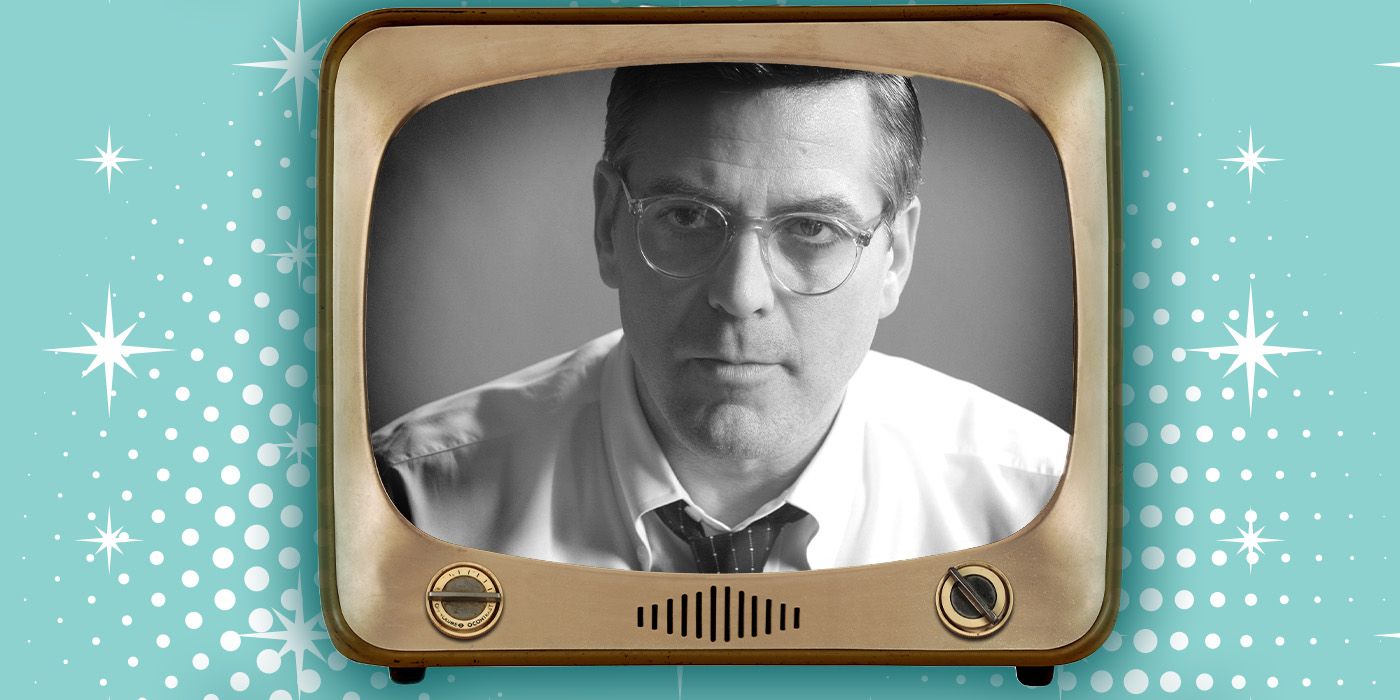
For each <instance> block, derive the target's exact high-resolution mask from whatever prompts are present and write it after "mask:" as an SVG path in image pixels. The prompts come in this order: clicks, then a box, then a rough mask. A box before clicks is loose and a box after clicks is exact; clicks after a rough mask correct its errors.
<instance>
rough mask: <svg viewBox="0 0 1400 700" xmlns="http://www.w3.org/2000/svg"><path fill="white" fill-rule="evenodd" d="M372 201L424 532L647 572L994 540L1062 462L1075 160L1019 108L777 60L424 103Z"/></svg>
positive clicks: (595, 77)
mask: <svg viewBox="0 0 1400 700" xmlns="http://www.w3.org/2000/svg"><path fill="white" fill-rule="evenodd" d="M370 206H371V231H370V242H369V257H368V259H369V264H368V270H369V272H368V287H367V289H368V291H367V297H366V301H367V303H366V336H367V347H366V358H367V360H366V377H367V398H368V406H369V410H370V421H371V425H370V429H371V431H372V432H373V434H372V438H371V441H372V446H373V449H374V454H375V459H376V462H377V467H378V469H379V471H380V475H381V477H382V480H383V483H384V487H385V490H386V491H387V493H388V495H389V497H390V499H391V500H392V501H393V502H394V504H395V505H396V506H397V507H398V509H399V511H400V512H401V513H402V514H403V515H404V516H405V517H406V518H408V519H409V520H410V521H411V522H412V523H414V525H416V526H417V527H418V528H420V529H422V530H423V531H424V532H426V533H427V534H429V535H432V536H434V537H437V538H439V539H442V540H445V541H447V542H451V543H454V544H459V545H464V546H470V547H476V548H480V549H486V550H491V551H494V552H500V553H504V554H512V555H518V556H525V557H532V558H537V559H544V560H548V561H556V562H565V563H575V564H583V565H589V566H599V567H608V568H618V569H632V570H642V571H681V572H696V571H698V572H755V571H794V570H807V569H823V568H831V567H843V566H855V565H862V564H873V563H881V562H889V561H896V560H902V559H909V558H914V557H920V556H926V555H931V554H939V553H943V552H950V551H956V550H961V549H966V548H969V547H975V546H979V545H984V544H988V543H991V542H994V541H997V540H999V539H1002V538H1005V537H1007V536H1009V535H1011V534H1012V533H1014V532H1016V531H1017V530H1019V529H1020V528H1022V527H1024V526H1025V525H1026V524H1028V523H1029V522H1031V520H1033V519H1034V518H1035V517H1036V515H1037V514H1039V513H1040V512H1041V510H1042V509H1043V508H1044V507H1045V505H1046V504H1047V503H1048V501H1049V499H1050V497H1051V496H1052V494H1053V493H1054V491H1055V489H1056V487H1057V485H1058V484H1059V482H1060V478H1061V476H1062V475H1063V473H1064V469H1065V463H1066V456H1067V453H1068V450H1069V441H1070V435H1069V430H1070V429H1071V428H1072V425H1071V409H1072V396H1073V388H1072V384H1073V357H1072V351H1073V342H1072V339H1073V336H1074V292H1073V281H1074V280H1073V274H1074V273H1073V265H1072V260H1073V257H1072V251H1071V247H1070V246H1071V237H1070V233H1069V216H1068V213H1067V203H1066V196H1065V185H1064V178H1063V175H1062V173H1061V170H1060V163H1059V160H1058V158H1057V156H1056V153H1055V148H1054V144H1053V143H1052V142H1051V140H1050V139H1049V138H1048V137H1047V136H1046V134H1045V132H1044V131H1043V129H1042V128H1041V127H1040V126H1039V124H1038V123H1037V122H1036V121H1035V119H1034V118H1033V117H1031V116H1030V115H1028V114H1026V113H1025V112H1024V111H1022V110H1021V109H1020V108H1019V107H1018V106H1016V105H1015V104H1012V103H1010V102H1008V101H1006V100H1005V99H1003V98H1002V97H1000V96H998V95H995V94H992V93H990V92H986V91H983V90H979V89H976V88H972V87H968V86H964V85H959V84H955V83H951V82H946V81H939V80H933V79H922V78H916V79H912V80H911V79H909V78H905V77H901V76H894V75H887V74H880V73H868V72H862V71H854V70H844V69H834V68H822V67H809V66H789V65H776V64H739V63H713V64H684V65H665V66H638V67H629V68H622V69H618V70H616V71H600V72H587V73H575V74H568V75H562V76H554V77H547V78H537V79H531V80H524V81H519V82H514V83H507V84H503V85H497V86H493V87H488V88H483V89H479V90H474V91H470V92H465V93H461V94H458V95H454V96H451V97H448V98H444V99H442V100H439V101H438V102H436V103H434V104H431V105H428V106H427V107H425V108H424V109H423V110H421V111H420V112H419V113H417V114H416V115H415V116H414V117H412V118H411V119H409V120H408V121H407V122H406V123H405V124H404V125H403V127H402V128H401V129H400V131H399V132H398V133H397V134H396V135H395V136H394V138H393V139H392V140H391V142H390V144H389V146H388V148H387V150H386V152H385V155H384V159H383V165H382V167H381V169H380V173H379V177H378V180H377V184H376V189H375V195H374V199H373V201H372V202H371V204H370Z"/></svg>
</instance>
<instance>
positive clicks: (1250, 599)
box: [1244, 593, 1259, 608]
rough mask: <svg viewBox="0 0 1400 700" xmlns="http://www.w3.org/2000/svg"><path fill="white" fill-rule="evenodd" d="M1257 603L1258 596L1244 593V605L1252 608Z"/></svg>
mask: <svg viewBox="0 0 1400 700" xmlns="http://www.w3.org/2000/svg"><path fill="white" fill-rule="evenodd" d="M1258 603H1259V596H1257V595H1254V594H1253V593H1246V594H1244V604H1245V605H1248V606H1249V607H1251V608H1252V607H1254V606H1255V605H1257V604H1258Z"/></svg>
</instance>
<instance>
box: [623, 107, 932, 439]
mask: <svg viewBox="0 0 1400 700" xmlns="http://www.w3.org/2000/svg"><path fill="white" fill-rule="evenodd" d="M636 126H637V129H636V131H635V133H634V134H633V136H632V137H631V139H630V140H629V141H628V143H627V145H626V146H625V152H624V153H622V154H621V156H622V159H623V160H624V161H625V162H626V164H627V165H626V167H627V172H626V175H625V177H626V180H627V186H628V188H630V190H631V194H632V196H633V197H637V198H643V197H650V196H654V195H661V194H676V193H678V192H677V190H681V191H683V192H684V193H686V194H691V195H698V196H700V197H702V198H703V199H706V200H708V201H710V202H713V203H715V204H718V205H720V206H721V207H723V208H724V209H725V210H726V211H728V212H730V213H731V214H732V215H733V216H735V217H736V218H741V217H763V216H773V215H776V214H780V213H786V212H793V211H809V212H810V211H828V210H830V209H831V207H832V203H833V202H835V203H841V205H842V206H844V208H846V209H847V211H846V212H845V213H843V214H840V216H841V218H844V219H846V220H847V221H850V222H852V223H855V224H857V225H858V226H869V225H872V222H873V221H875V220H876V219H877V218H878V217H879V215H880V213H881V210H882V207H883V204H884V202H883V198H882V196H881V193H880V190H879V189H878V188H877V187H876V185H875V182H876V177H875V176H876V172H875V170H874V168H875V167H876V161H875V148H874V146H875V139H876V135H877V134H876V128H877V127H876V126H875V123H874V120H873V116H872V113H871V108H870V99H869V96H868V95H867V92H866V89H865V87H864V85H863V84H861V83H860V82H858V81H854V80H852V81H844V82H840V83H834V84H829V85H825V86H811V87H799V88H782V89H767V90H734V91H730V92H726V93H724V94H716V93H714V92H709V91H705V92H699V91H684V90H678V91H672V92H670V93H668V94H665V95H663V96H662V97H661V98H660V99H658V100H656V101H655V103H654V104H652V105H650V106H649V107H647V108H646V109H645V110H644V111H643V113H642V114H641V115H640V116H639V118H638V119H637V123H636ZM595 196H596V200H597V222H596V230H595V244H596V246H597V251H598V264H599V270H600V274H601V276H602V278H603V281H604V282H605V283H607V284H608V286H610V287H613V288H615V289H617V290H618V301H619V306H620V308H621V314H622V327H623V331H624V333H625V335H626V338H627V342H628V344H629V347H630V349H631V352H632V355H633V357H634V359H635V377H636V379H637V387H638V389H637V391H638V394H639V396H638V399H639V401H640V402H641V404H642V406H643V409H644V410H645V413H646V415H647V418H648V420H649V421H650V422H651V424H652V428H653V431H654V432H656V433H657V438H658V441H659V442H660V443H661V444H662V447H663V448H667V449H668V450H669V449H672V448H683V449H687V450H690V451H693V452H695V453H696V454H698V455H701V456H706V457H732V458H737V459H764V458H780V457H782V456H784V455H790V454H791V453H792V452H793V450H794V449H802V450H808V449H810V448H811V447H812V446H813V445H814V444H815V442H814V441H813V440H814V439H815V440H820V438H821V436H822V435H824V434H825V432H826V430H827V428H828V427H829V425H830V421H831V419H832V417H833V416H834V415H835V412H836V409H837V408H838V407H839V406H840V403H841V400H842V397H843V395H844V392H845V387H846V383H847V381H848V380H849V379H850V377H851V375H852V373H854V372H855V370H856V367H857V366H859V364H860V362H861V360H862V358H863V357H864V356H865V353H866V351H867V350H868V349H869V348H870V342H871V339H872V338H873V337H874V335H875V328H876V323H877V321H878V320H879V319H881V318H883V317H884V316H886V315H888V314H889V313H890V312H892V311H893V310H894V308H895V306H896V305H897V304H898V301H899V293H900V291H901V290H902V289H903V286H904V281H905V279H906V278H907V274H908V270H909V263H910V258H911V256H912V252H913V243H914V229H915V227H916V226H917V223H918V203H917V200H915V201H914V202H913V203H912V204H911V205H910V206H909V207H907V208H905V209H903V210H901V211H900V212H899V214H898V216H896V217H895V222H894V224H893V225H892V226H891V227H889V228H890V230H891V233H892V235H887V233H886V227H881V228H880V229H879V230H878V231H877V232H876V235H875V237H874V238H873V239H872V240H871V243H870V246H869V247H868V248H866V249H865V251H864V252H863V253H862V255H861V258H860V263H859V265H858V267H857V268H856V269H855V271H854V273H853V274H852V275H851V277H850V278H849V279H847V280H846V282H845V284H843V285H842V286H841V287H840V288H838V289H836V290H835V291H834V292H831V293H830V294H826V295H823V296H800V295H797V294H794V293H792V292H789V291H787V290H786V289H784V288H783V287H782V286H781V285H779V284H778V283H777V282H775V281H774V280H773V279H772V278H771V277H770V276H769V274H768V272H767V269H766V268H765V267H764V264H763V261H762V258H761V254H760V248H761V245H762V241H761V239H760V237H759V234H758V233H757V231H755V230H754V229H752V228H743V229H742V230H740V232H739V234H738V237H737V238H736V239H735V240H734V241H733V244H732V245H731V247H730V249H729V250H728V252H727V253H726V255H725V257H724V258H723V259H722V260H721V261H720V262H719V263H718V265H717V266H715V268H714V269H712V270H711V271H710V272H708V273H705V274H703V275H700V276H699V277H695V278H691V279H684V280H677V279H671V278H668V277H665V276H662V275H661V274H659V273H657V272H656V271H654V270H652V269H651V268H650V267H649V266H648V265H647V263H646V261H645V260H644V259H643V258H642V257H641V254H640V253H639V251H638V249H637V242H636V228H635V218H634V217H633V216H632V215H631V214H630V213H629V212H628V211H627V205H626V202H625V200H624V197H623V194H622V189H621V186H620V185H619V183H618V175H617V173H616V171H615V170H612V169H611V166H609V165H607V164H606V163H602V164H600V165H599V169H598V173H597V175H596V177H595ZM819 202H820V203H821V204H820V205H818V204H817V203H819ZM817 206H820V207H821V208H820V209H818V208H816V207H817ZM774 254H775V255H776V250H775V251H774Z"/></svg>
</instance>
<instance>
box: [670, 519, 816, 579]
mask: <svg viewBox="0 0 1400 700" xmlns="http://www.w3.org/2000/svg"><path fill="white" fill-rule="evenodd" d="M685 508H686V505H685V501H676V502H675V503H668V504H666V505H664V506H661V507H660V508H657V509H656V514H657V515H658V516H659V517H660V518H661V522H663V523H665V524H666V527H668V528H670V529H671V532H674V533H676V536H677V537H679V538H681V539H682V540H684V541H685V542H687V543H688V544H690V551H691V553H692V554H694V555H695V566H696V570H697V571H699V572H700V573H702V574H737V573H754V572H758V571H763V565H764V563H766V562H767V561H768V553H769V551H770V550H771V549H772V548H773V543H774V542H776V541H777V540H778V533H780V532H782V531H783V526H784V525H786V524H788V523H790V522H793V521H796V520H800V519H801V518H802V517H803V516H805V515H807V513H806V511H804V510H802V509H801V508H798V507H797V506H794V505H792V504H790V503H786V504H783V506H782V507H781V508H778V509H777V510H775V511H773V512H772V513H769V514H768V515H765V516H763V517H762V518H759V519H758V520H755V521H754V522H753V524H751V525H749V526H748V527H746V528H744V529H743V530H737V531H735V532H721V533H720V534H718V535H714V536H710V535H706V534H705V528H704V527H703V526H702V525H701V524H700V523H698V522H696V521H695V519H693V518H691V517H690V516H689V515H687V514H686V512H685Z"/></svg>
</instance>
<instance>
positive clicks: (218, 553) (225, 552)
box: [210, 547, 233, 569]
mask: <svg viewBox="0 0 1400 700" xmlns="http://www.w3.org/2000/svg"><path fill="white" fill-rule="evenodd" d="M210 559H211V560H212V561H213V562H214V566H215V567H218V568H220V569H227V568H229V567H230V566H233V550H232V549H229V548H228V547H220V548H218V549H216V550H214V553H213V554H212V555H211V556H210Z"/></svg>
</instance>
